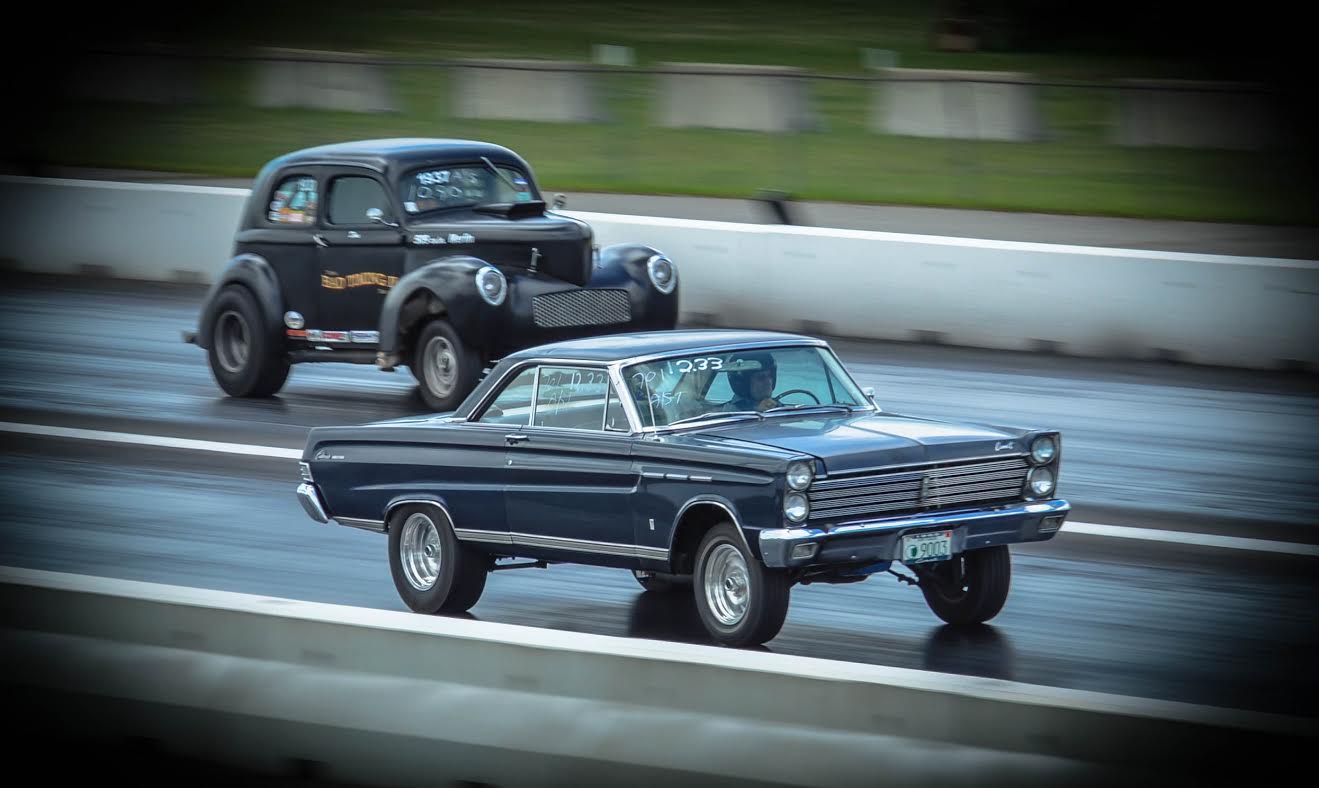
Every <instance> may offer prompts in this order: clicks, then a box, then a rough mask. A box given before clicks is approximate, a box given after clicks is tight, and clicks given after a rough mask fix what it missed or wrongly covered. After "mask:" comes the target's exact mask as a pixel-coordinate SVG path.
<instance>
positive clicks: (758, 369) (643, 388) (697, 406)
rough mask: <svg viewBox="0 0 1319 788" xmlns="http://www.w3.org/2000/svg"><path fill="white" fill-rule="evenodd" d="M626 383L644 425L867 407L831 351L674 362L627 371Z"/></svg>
mask: <svg viewBox="0 0 1319 788" xmlns="http://www.w3.org/2000/svg"><path fill="white" fill-rule="evenodd" d="M623 379H624V381H626V383H627V386H628V393H629V394H630V395H631V396H632V401H633V402H634V403H635V404H636V406H637V412H638V413H639V414H640V415H641V423H642V425H643V426H647V427H652V426H657V427H666V426H670V425H673V424H675V423H677V422H688V423H693V422H699V421H701V420H703V419H704V418H719V417H740V416H746V417H748V418H749V417H762V416H761V414H770V415H772V414H774V413H787V412H791V411H793V410H799V409H800V410H806V409H810V408H817V407H832V408H836V409H842V408H847V409H851V408H854V407H859V406H864V405H866V402H867V400H866V399H865V396H864V395H863V394H862V393H861V390H860V389H858V388H857V386H856V383H854V382H853V381H852V378H851V376H849V375H848V374H847V372H846V371H845V370H844V369H843V366H842V364H840V363H839V362H838V359H837V358H835V357H834V355H833V353H832V352H830V351H829V350H827V349H825V348H821V347H801V346H798V347H782V348H757V349H755V350H735V351H731V352H723V353H699V354H692V355H682V356H673V357H670V358H665V359H660V360H658V361H650V362H646V363H644V364H633V365H632V366H629V367H625V368H624V369H623Z"/></svg>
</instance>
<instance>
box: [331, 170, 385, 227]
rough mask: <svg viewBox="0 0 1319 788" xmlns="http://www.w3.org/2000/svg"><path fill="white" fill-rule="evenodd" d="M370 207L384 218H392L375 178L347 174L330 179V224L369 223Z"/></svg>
mask: <svg viewBox="0 0 1319 788" xmlns="http://www.w3.org/2000/svg"><path fill="white" fill-rule="evenodd" d="M372 208H374V209H376V210H378V211H380V215H381V216H382V217H384V218H385V219H391V218H392V217H390V215H389V200H388V199H387V198H386V197H385V189H384V187H382V186H381V185H380V183H379V182H378V181H377V180H376V179H375V178H364V177H361V176H348V177H343V178H335V179H334V180H333V181H331V183H330V224H371V216H370V213H369V212H370V211H371V209H372Z"/></svg>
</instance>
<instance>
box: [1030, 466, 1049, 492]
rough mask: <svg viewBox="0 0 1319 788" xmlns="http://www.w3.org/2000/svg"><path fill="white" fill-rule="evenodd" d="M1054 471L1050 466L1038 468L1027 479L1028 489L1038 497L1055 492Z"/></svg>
mask: <svg viewBox="0 0 1319 788" xmlns="http://www.w3.org/2000/svg"><path fill="white" fill-rule="evenodd" d="M1053 485H1054V478H1053V471H1051V470H1049V469H1048V468H1036V469H1035V470H1033V471H1031V472H1030V476H1029V477H1028V478H1027V480H1026V489H1027V491H1028V492H1029V494H1031V495H1033V496H1035V497H1036V498H1043V497H1044V496H1046V495H1048V494H1049V493H1051V492H1053Z"/></svg>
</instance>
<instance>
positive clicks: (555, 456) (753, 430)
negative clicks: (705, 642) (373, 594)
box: [298, 330, 1069, 645]
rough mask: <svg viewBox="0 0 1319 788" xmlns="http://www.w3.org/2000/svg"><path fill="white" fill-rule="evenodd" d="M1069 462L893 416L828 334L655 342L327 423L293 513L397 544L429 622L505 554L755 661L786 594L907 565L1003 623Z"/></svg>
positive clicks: (976, 432) (1002, 440)
mask: <svg viewBox="0 0 1319 788" xmlns="http://www.w3.org/2000/svg"><path fill="white" fill-rule="evenodd" d="M1060 460H1061V443H1060V439H1059V435H1058V433H1057V432H1053V431H1045V430H1029V429H1019V428H1010V427H998V426H986V425H970V424H952V423H948V422H942V421H935V420H931V419H923V418H916V417H912V416H900V415H897V414H892V413H885V412H883V411H882V410H881V409H880V408H879V407H877V406H876V405H875V404H874V402H873V401H872V397H871V396H870V395H869V394H868V393H867V392H863V391H862V390H861V389H860V388H859V387H858V386H857V384H856V382H855V381H853V379H852V377H851V375H849V374H848V372H847V370H846V369H845V368H844V367H843V365H842V364H841V363H840V362H839V361H838V358H837V357H836V356H835V355H834V353H833V351H832V350H831V349H830V348H829V346H828V344H827V343H825V342H823V341H821V340H818V339H812V338H809V337H803V336H797V335H792V334H779V333H769V332H761V331H715V330H706V331H664V332H653V333H639V334H618V335H609V336H602V337H595V338H590V339H579V340H573V341H566V342H560V343H556V344H551V345H542V346H540V347H534V348H530V349H527V350H523V351H520V352H517V353H514V354H512V355H510V356H508V357H506V358H504V359H503V360H502V361H500V362H499V364H497V365H496V366H495V367H494V369H493V370H491V372H490V374H489V375H488V376H487V377H486V378H485V380H484V381H482V383H481V384H480V385H479V386H478V387H477V388H476V389H475V390H474V391H473V392H472V394H471V395H470V396H469V397H468V398H467V399H466V400H465V401H464V402H463V403H462V406H461V407H460V408H459V409H458V410H457V411H455V412H453V413H449V414H440V415H434V416H423V417H415V418H406V419H397V420H393V421H387V422H380V423H376V424H369V425H365V426H359V427H322V428H316V429H313V430H312V431H311V434H310V436H309V438H308V441H307V448H306V451H305V452H304V455H303V462H302V476H303V484H302V485H301V486H299V488H298V496H299V498H300V500H301V501H302V504H303V506H304V508H305V509H306V510H307V513H308V514H309V515H310V516H311V517H312V518H313V519H315V520H317V521H318V522H328V521H330V520H331V519H333V520H335V521H337V522H339V523H341V524H343V525H349V526H353V527H357V528H365V529H368V530H372V531H377V532H381V533H386V534H388V537H389V561H390V567H391V570H392V573H393V577H394V584H395V585H396V586H397V588H398V591H399V594H400V596H401V597H402V598H403V601H404V602H406V603H407V605H408V607H410V608H411V609H413V610H416V611H418V612H423V613H442V612H459V611H464V610H467V609H468V608H470V607H471V606H472V605H474V604H476V602H477V600H478V599H479V598H480V596H481V592H482V590H483V589H484V588H485V583H486V577H487V574H488V573H489V571H490V570H491V569H492V568H493V567H494V566H495V562H496V561H498V560H500V559H510V558H522V559H530V560H529V561H526V562H524V563H523V564H515V565H528V566H543V565H545V564H548V563H558V562H571V563H582V564H594V565H597V566H612V567H619V568H622V569H630V570H632V572H633V574H634V575H635V576H636V578H637V580H638V581H639V582H640V584H641V585H642V587H643V588H644V589H646V590H647V591H650V592H659V593H664V592H677V591H682V590H685V589H687V588H691V589H693V592H694V594H695V599H696V605H697V608H698V609H699V611H700V614H701V618H702V621H703V622H704V623H705V626H706V628H707V629H708V630H709V632H710V634H711V635H712V636H713V637H714V638H715V639H716V640H718V641H720V642H722V643H726V644H729V645H751V644H758V643H763V642H765V641H767V640H769V639H771V638H773V637H774V636H775V635H776V634H777V633H778V631H779V629H780V628H781V627H782V625H783V620H784V617H785V616H786V614H787V609H788V598H789V594H790V590H791V588H792V587H793V586H794V585H796V584H798V583H802V584H806V583H849V582H856V581H859V580H863V579H865V578H866V577H868V576H869V575H872V574H876V573H878V572H884V571H890V570H893V569H894V565H895V564H901V565H902V566H903V567H905V568H906V570H908V571H909V572H910V574H909V575H908V574H906V573H902V572H898V574H899V575H900V576H902V577H906V578H907V579H908V580H909V581H913V582H915V583H916V584H918V585H919V587H920V589H921V591H922V592H923V593H924V596H925V599H926V601H927V602H928V603H929V606H930V608H931V609H932V610H933V611H934V613H935V614H936V615H938V616H939V617H940V618H942V619H943V620H945V621H947V622H949V623H953V624H969V623H979V622H983V621H986V620H988V619H991V618H993V617H994V616H995V615H997V614H998V612H999V610H1001V609H1002V607H1003V603H1004V601H1005V600H1006V598H1007V593H1008V587H1009V583H1010V577H1011V561H1010V557H1009V554H1008V545H1009V544H1013V543H1017V542H1033V541H1041V540H1045V539H1050V538H1052V537H1053V535H1054V534H1055V533H1057V532H1058V529H1059V528H1060V527H1061V526H1062V523H1063V520H1064V519H1065V518H1066V516H1067V513H1068V511H1069V507H1068V504H1067V502H1066V501H1063V500H1059V499H1057V498H1055V497H1054V491H1055V489H1056V487H1057V483H1058V469H1059V463H1060ZM499 566H500V567H501V568H502V567H503V566H505V564H504V563H501V564H499Z"/></svg>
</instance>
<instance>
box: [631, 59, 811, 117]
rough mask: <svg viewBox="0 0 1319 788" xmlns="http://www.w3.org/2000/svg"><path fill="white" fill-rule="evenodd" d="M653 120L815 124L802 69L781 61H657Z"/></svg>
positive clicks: (808, 90)
mask: <svg viewBox="0 0 1319 788" xmlns="http://www.w3.org/2000/svg"><path fill="white" fill-rule="evenodd" d="M658 68H660V69H662V70H663V71H665V72H667V73H663V74H659V75H658V76H657V77H656V79H657V80H658V81H659V82H658V90H659V100H658V104H657V106H656V112H655V115H656V117H655V122H656V124H657V125H659V126H665V127H669V128H708V129H742V130H747V131H768V132H797V131H810V130H813V129H814V128H815V125H816V120H815V118H814V115H813V113H812V111H811V105H810V95H809V92H810V81H809V80H807V79H804V77H806V76H808V74H807V72H806V71H805V70H803V69H798V68H787V67H785V66H742V65H725V64H718V63H660V64H659V66H658Z"/></svg>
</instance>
